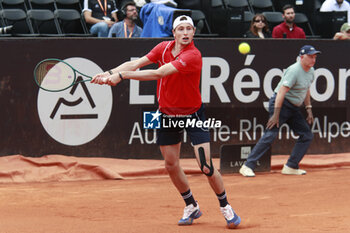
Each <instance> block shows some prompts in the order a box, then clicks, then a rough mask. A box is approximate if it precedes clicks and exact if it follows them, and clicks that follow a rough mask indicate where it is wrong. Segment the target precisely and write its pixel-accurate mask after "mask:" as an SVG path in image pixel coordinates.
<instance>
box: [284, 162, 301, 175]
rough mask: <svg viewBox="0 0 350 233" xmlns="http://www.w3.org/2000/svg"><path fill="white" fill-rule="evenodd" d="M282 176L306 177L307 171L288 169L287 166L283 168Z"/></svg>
mask: <svg viewBox="0 0 350 233" xmlns="http://www.w3.org/2000/svg"><path fill="white" fill-rule="evenodd" d="M281 172H282V174H284V175H306V171H305V170H303V169H295V168H291V167H288V166H287V165H286V164H285V165H284V166H283V169H282V171H281Z"/></svg>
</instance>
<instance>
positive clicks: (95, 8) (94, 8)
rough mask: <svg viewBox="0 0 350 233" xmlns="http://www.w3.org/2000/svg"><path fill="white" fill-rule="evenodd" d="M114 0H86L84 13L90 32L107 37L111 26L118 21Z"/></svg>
mask: <svg viewBox="0 0 350 233" xmlns="http://www.w3.org/2000/svg"><path fill="white" fill-rule="evenodd" d="M117 11H118V9H117V7H116V3H115V1H114V0H84V9H83V14H84V18H85V21H86V23H87V24H88V26H89V27H90V33H92V34H96V35H97V36H98V37H107V36H108V32H109V29H110V28H111V26H112V25H113V24H114V23H115V22H117V21H118V18H117Z"/></svg>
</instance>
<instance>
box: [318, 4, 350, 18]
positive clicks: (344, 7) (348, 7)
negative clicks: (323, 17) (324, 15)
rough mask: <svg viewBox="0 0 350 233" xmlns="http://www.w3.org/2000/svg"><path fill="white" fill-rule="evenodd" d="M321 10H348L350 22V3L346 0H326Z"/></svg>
mask: <svg viewBox="0 0 350 233" xmlns="http://www.w3.org/2000/svg"><path fill="white" fill-rule="evenodd" d="M320 11H321V12H332V11H347V12H348V23H350V3H348V2H347V1H344V0H326V1H324V2H323V3H322V6H321V8H320Z"/></svg>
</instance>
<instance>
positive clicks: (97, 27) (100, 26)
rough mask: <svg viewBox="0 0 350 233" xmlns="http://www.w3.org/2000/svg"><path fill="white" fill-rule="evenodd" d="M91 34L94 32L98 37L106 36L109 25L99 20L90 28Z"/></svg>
mask: <svg viewBox="0 0 350 233" xmlns="http://www.w3.org/2000/svg"><path fill="white" fill-rule="evenodd" d="M90 32H91V34H96V35H97V36H98V37H108V32H109V27H108V24H107V23H105V22H99V23H96V24H94V25H92V27H91V28H90Z"/></svg>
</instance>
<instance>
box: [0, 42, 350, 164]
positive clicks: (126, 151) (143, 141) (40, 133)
mask: <svg viewBox="0 0 350 233" xmlns="http://www.w3.org/2000/svg"><path fill="white" fill-rule="evenodd" d="M167 39H170V38H165V40H167ZM161 41H162V40H161V39H154V38H152V39H144V38H136V39H100V38H89V39H86V38H84V39H80V38H72V39H69V38H65V39H55V38H47V39H44V38H40V39H39V38H33V39H31V38H26V39H24V38H18V39H17V38H11V39H1V40H0V50H1V51H2V52H1V54H0V56H1V61H2V69H1V72H0V103H1V107H2V109H3V112H2V114H1V115H0V118H1V123H0V155H9V154H24V155H28V156H41V155H45V154H65V155H75V156H101V157H116V158H150V159H154V158H157V159H158V158H159V159H160V158H162V157H161V155H160V152H159V149H158V146H157V145H156V138H157V135H156V130H157V128H159V127H160V126H161V125H162V124H163V125H166V124H167V125H170V126H171V125H172V126H174V124H176V125H177V126H178V125H179V124H184V125H186V124H187V125H189V126H191V125H193V124H197V122H192V121H189V122H186V121H184V122H183V123H180V121H173V119H171V118H165V119H163V118H162V116H158V115H159V112H158V111H157V110H158V106H157V96H156V86H157V84H156V82H155V81H150V82H139V81H134V80H126V81H123V82H122V83H120V84H118V86H116V87H109V86H99V85H92V84H90V83H89V82H84V83H79V84H78V85H75V86H73V87H71V88H69V89H67V90H65V91H63V92H55V93H52V92H46V91H44V90H41V89H39V88H38V86H37V85H36V84H35V82H34V78H33V70H34V67H35V65H36V64H37V63H38V62H40V61H41V60H43V59H46V58H59V59H62V60H65V61H67V62H69V63H70V64H71V65H72V66H73V67H74V68H76V69H77V70H79V71H80V72H82V73H84V74H87V75H91V76H93V75H94V74H97V73H99V72H102V71H105V70H108V69H111V68H113V67H115V66H117V65H118V64H120V63H122V62H125V61H129V60H133V59H137V58H138V57H142V56H144V55H145V54H146V53H147V52H148V51H150V50H151V49H152V48H153V47H154V46H155V45H156V44H158V43H159V42H161ZM245 41H246V42H248V43H249V44H250V46H251V53H250V54H248V55H242V54H240V53H239V52H238V45H239V44H240V43H241V42H242V40H240V39H228V38H225V39H217V38H216V39H196V40H195V44H196V46H197V47H198V49H199V50H200V51H201V53H202V57H203V67H202V74H201V84H200V89H201V94H202V100H203V103H204V105H205V108H206V118H207V121H203V122H202V124H206V125H205V126H207V127H208V128H209V130H210V133H211V139H212V144H211V151H212V153H213V156H214V157H218V156H219V153H220V147H221V146H222V145H225V144H234V145H238V144H239V145H241V144H255V143H256V142H257V141H258V140H259V138H260V137H261V135H262V133H263V130H264V128H265V125H266V122H267V120H268V112H267V111H266V109H267V105H268V100H269V98H270V97H271V96H272V94H273V89H274V88H275V87H276V85H277V83H278V81H279V80H280V78H281V76H282V75H283V72H284V70H285V69H286V68H287V67H288V66H289V65H291V64H292V63H294V62H295V61H296V58H297V54H298V52H299V49H300V48H301V47H302V46H303V45H305V44H311V45H313V46H314V47H315V48H316V49H318V50H321V51H322V54H321V55H319V56H318V58H317V62H316V65H315V81H314V82H313V84H312V86H311V97H312V106H313V113H314V117H315V122H314V123H313V125H311V126H310V127H311V129H312V131H313V133H314V141H313V142H312V144H311V146H310V149H309V151H308V153H338V152H339V153H340V152H348V151H350V147H349V144H348V140H349V137H350V123H349V115H350V107H349V106H350V103H349V102H350V101H349V98H350V91H349V90H350V78H349V77H350V65H349V64H350V63H349V62H348V59H347V54H349V53H350V47H349V46H348V45H347V44H346V43H338V42H337V41H332V40H273V39H265V40H254V39H246V40H245ZM147 68H156V65H151V66H148V67H147ZM78 78H79V77H78ZM81 78H82V79H84V78H85V77H81ZM302 111H303V112H304V110H302ZM305 117H306V115H305ZM218 122H220V124H219V123H218ZM198 124H200V123H198ZM297 138H298V136H297V135H295V134H294V133H293V131H291V130H290V129H289V127H288V126H287V125H283V126H282V127H281V128H280V134H279V135H278V138H277V139H276V141H275V143H274V145H273V147H272V154H289V153H290V152H291V150H292V147H293V144H294V141H295V140H296V139H297ZM193 154H194V153H193V150H192V147H191V144H190V141H189V139H188V137H187V135H186V132H185V133H184V136H183V146H182V154H181V155H182V157H193V156H194V155H193Z"/></svg>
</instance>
